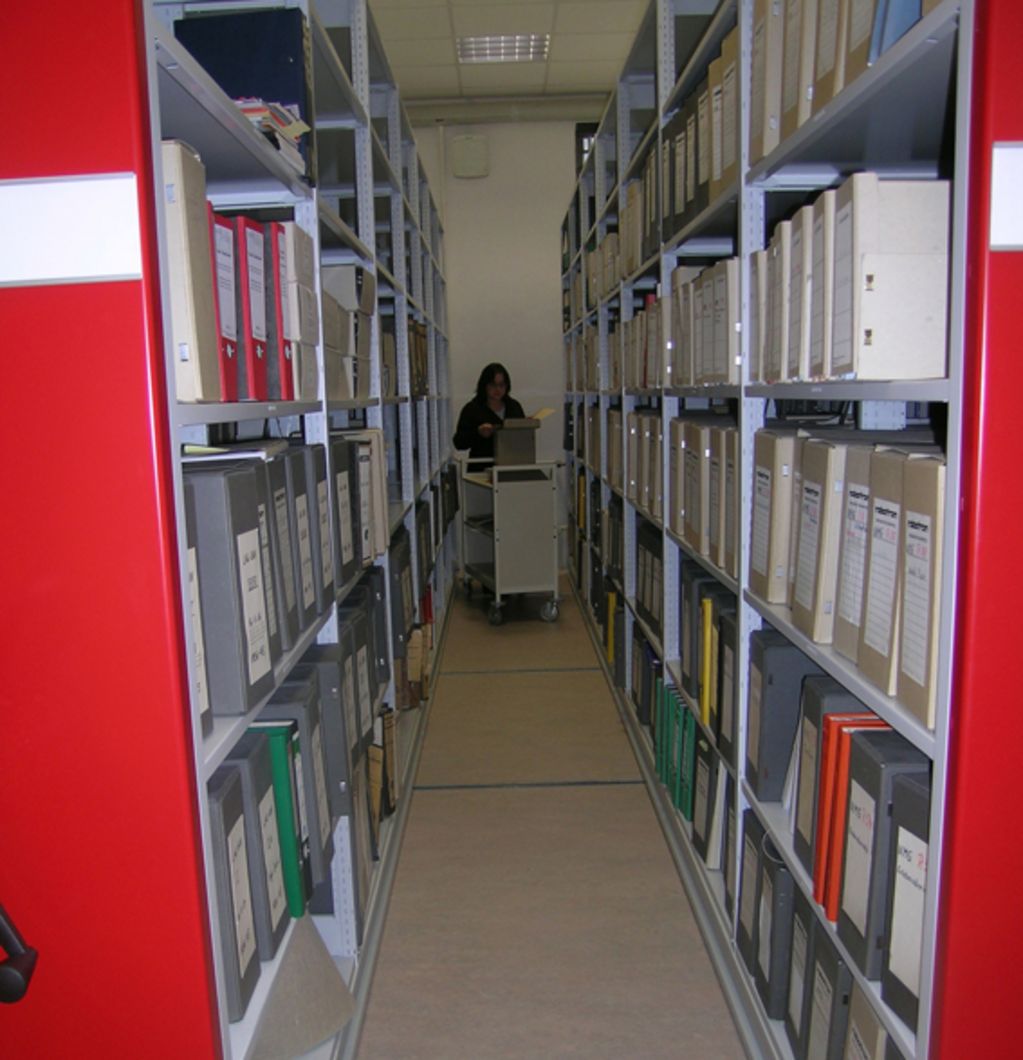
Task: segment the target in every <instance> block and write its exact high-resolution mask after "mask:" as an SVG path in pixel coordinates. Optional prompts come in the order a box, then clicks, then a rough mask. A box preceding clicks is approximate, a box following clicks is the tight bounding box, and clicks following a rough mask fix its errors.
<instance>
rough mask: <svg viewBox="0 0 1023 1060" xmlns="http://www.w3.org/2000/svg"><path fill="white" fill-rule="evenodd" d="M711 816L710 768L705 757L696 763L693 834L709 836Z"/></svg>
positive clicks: (703, 836) (704, 837) (702, 836)
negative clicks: (708, 819)
mask: <svg viewBox="0 0 1023 1060" xmlns="http://www.w3.org/2000/svg"><path fill="white" fill-rule="evenodd" d="M709 816H710V769H709V768H708V766H707V761H706V759H704V758H700V759H698V761H697V763H696V794H695V798H694V802H693V834H694V835H698V836H699V837H700V839H706V838H707V818H708V817H709Z"/></svg>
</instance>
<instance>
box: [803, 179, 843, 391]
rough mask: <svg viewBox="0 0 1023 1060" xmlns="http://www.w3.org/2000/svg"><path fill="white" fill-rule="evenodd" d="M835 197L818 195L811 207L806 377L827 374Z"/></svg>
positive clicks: (833, 267)
mask: <svg viewBox="0 0 1023 1060" xmlns="http://www.w3.org/2000/svg"><path fill="white" fill-rule="evenodd" d="M835 198H836V193H835V192H834V191H832V190H830V189H829V190H828V191H825V192H822V193H821V194H820V195H818V196H817V198H816V200H815V201H814V204H813V252H812V254H811V262H810V271H811V272H812V274H813V276H814V282H813V284H812V286H811V289H810V365H809V371H810V378H811V379H827V378H828V377H829V376H830V375H831V327H832V322H831V316H832V305H833V302H834V292H835V280H834V273H835Z"/></svg>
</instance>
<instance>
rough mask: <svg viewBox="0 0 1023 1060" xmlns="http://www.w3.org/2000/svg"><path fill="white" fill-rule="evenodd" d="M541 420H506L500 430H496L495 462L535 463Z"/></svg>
mask: <svg viewBox="0 0 1023 1060" xmlns="http://www.w3.org/2000/svg"><path fill="white" fill-rule="evenodd" d="M539 426H540V421H539V420H534V419H528V418H527V419H513V420H505V421H504V423H503V424H502V425H501V428H500V430H496V431H494V463H495V464H535V463H536V432H537V428H539Z"/></svg>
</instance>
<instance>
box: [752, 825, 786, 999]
mask: <svg viewBox="0 0 1023 1060" xmlns="http://www.w3.org/2000/svg"><path fill="white" fill-rule="evenodd" d="M759 886H760V900H759V902H758V903H757V960H756V966H755V968H754V972H753V981H754V982H755V983H756V987H757V993H758V994H759V995H760V1000H761V1001H763V1003H764V1010H765V1011H766V1012H767V1015H768V1016H769V1017H770V1018H771V1019H773V1020H778V1019H782V1018H783V1017H784V1015H785V1001H786V997H787V993H788V979H789V967H790V965H791V958H792V905H793V900H794V896H793V895H794V891H795V884H794V883H793V880H792V873H790V872H789V870H788V868H787V867H786V865H785V862H784V861H783V860H782V857H781V854H779V853H778V849H777V847H776V846H775V845H774V843H772V842H771V838H770V836H764V842H763V846H762V847H761V850H760V885H759Z"/></svg>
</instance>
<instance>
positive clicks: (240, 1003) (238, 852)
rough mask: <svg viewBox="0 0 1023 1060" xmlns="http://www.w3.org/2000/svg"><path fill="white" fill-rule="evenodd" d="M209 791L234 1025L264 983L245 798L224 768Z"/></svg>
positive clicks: (232, 770) (215, 874)
mask: <svg viewBox="0 0 1023 1060" xmlns="http://www.w3.org/2000/svg"><path fill="white" fill-rule="evenodd" d="M207 793H208V796H209V812H210V849H211V852H212V855H213V880H214V886H215V887H216V891H217V908H218V909H219V910H220V917H219V918H218V919H219V922H220V947H221V955H222V957H223V965H224V992H225V993H226V995H227V1018H228V1019H229V1020H230V1021H231V1022H232V1023H234V1022H236V1021H238V1020H240V1019H241V1018H242V1017H243V1016H244V1015H245V1009H246V1008H247V1007H248V1004H249V1000H250V999H251V997H252V992H253V990H255V989H256V983H257V982H259V955H258V953H257V952H256V930H255V923H254V921H253V917H252V891H251V888H250V885H249V862H248V849H247V841H246V836H245V812H244V800H243V797H242V782H241V777H239V775H238V770H237V769H235V768H234V767H233V766H221V767H220V768H219V769H218V770H217V771H216V772H215V773H214V774H213V776H212V777H211V778H210V782H209V785H208V786H207Z"/></svg>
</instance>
